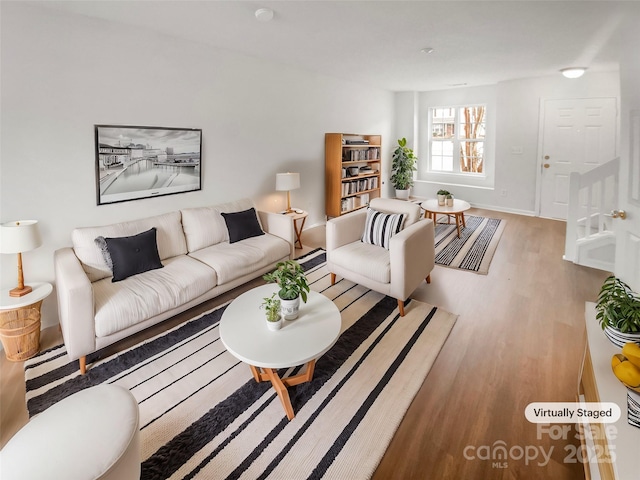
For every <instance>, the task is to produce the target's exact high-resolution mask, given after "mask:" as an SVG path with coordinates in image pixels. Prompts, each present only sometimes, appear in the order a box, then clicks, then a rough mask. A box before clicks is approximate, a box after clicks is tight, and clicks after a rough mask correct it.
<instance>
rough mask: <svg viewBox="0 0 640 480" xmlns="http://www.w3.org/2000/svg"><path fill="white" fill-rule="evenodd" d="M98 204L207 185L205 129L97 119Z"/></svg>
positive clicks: (184, 190) (166, 193)
mask: <svg viewBox="0 0 640 480" xmlns="http://www.w3.org/2000/svg"><path fill="white" fill-rule="evenodd" d="M95 139H96V191H97V197H98V205H104V204H108V203H116V202H125V201H128V200H137V199H140V198H149V197H158V196H161V195H172V194H175V193H184V192H191V191H195V190H200V189H201V188H202V187H201V185H202V168H201V164H200V160H201V158H200V153H201V151H202V129H198V128H167V127H134V126H119V125H96V126H95Z"/></svg>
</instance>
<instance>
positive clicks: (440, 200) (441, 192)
mask: <svg viewBox="0 0 640 480" xmlns="http://www.w3.org/2000/svg"><path fill="white" fill-rule="evenodd" d="M436 195H438V205H444V203H445V200H446V199H447V195H451V192H449V190H444V189H442V188H441V189H440V190H438V193H437V194H436Z"/></svg>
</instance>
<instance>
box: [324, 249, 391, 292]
mask: <svg viewBox="0 0 640 480" xmlns="http://www.w3.org/2000/svg"><path fill="white" fill-rule="evenodd" d="M331 259H332V261H333V262H335V264H336V265H340V266H341V267H343V268H346V269H347V270H349V271H352V272H355V273H358V274H360V275H363V276H365V277H367V278H370V279H371V280H374V281H376V282H380V283H390V282H391V263H390V260H389V259H390V254H389V250H387V249H385V248H382V247H378V246H375V245H371V244H369V243H364V242H353V243H348V244H347V245H344V246H343V247H340V248H338V249H336V250H334V251H333V252H331Z"/></svg>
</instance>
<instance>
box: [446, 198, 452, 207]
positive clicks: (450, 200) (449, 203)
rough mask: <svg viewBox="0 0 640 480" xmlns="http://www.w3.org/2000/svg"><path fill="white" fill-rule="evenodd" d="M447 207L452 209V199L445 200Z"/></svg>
mask: <svg viewBox="0 0 640 480" xmlns="http://www.w3.org/2000/svg"><path fill="white" fill-rule="evenodd" d="M447 207H453V198H447Z"/></svg>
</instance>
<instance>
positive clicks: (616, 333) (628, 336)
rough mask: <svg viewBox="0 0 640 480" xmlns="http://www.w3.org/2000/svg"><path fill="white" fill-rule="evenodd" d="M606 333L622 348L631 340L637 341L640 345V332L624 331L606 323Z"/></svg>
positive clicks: (612, 341)
mask: <svg viewBox="0 0 640 480" xmlns="http://www.w3.org/2000/svg"><path fill="white" fill-rule="evenodd" d="M604 334H605V336H606V337H607V338H608V339H609V341H610V342H611V343H613V344H614V345H615V346H616V347H620V348H622V347H624V345H625V344H626V343H629V342H635V343H637V344H638V345H640V333H622V332H621V331H620V330H616V329H615V328H611V327H610V326H609V325H605V327H604Z"/></svg>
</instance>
